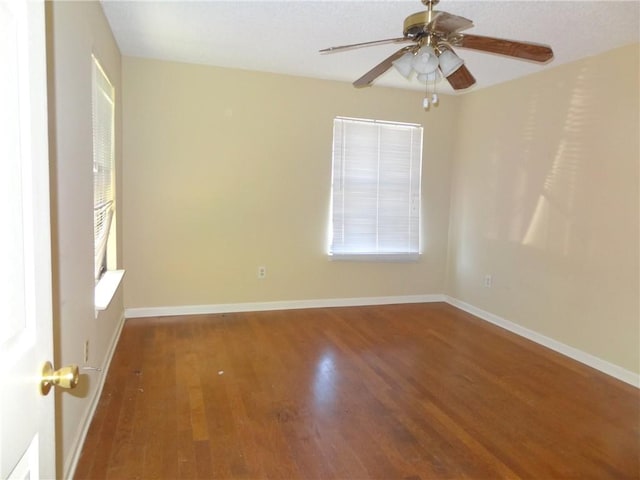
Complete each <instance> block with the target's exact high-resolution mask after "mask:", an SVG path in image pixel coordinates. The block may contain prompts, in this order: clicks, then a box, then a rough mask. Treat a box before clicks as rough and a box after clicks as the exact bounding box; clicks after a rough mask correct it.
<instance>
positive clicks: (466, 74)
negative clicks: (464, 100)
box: [447, 65, 476, 90]
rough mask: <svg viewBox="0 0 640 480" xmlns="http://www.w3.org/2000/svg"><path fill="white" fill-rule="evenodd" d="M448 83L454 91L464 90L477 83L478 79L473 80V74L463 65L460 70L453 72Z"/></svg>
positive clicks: (448, 78)
mask: <svg viewBox="0 0 640 480" xmlns="http://www.w3.org/2000/svg"><path fill="white" fill-rule="evenodd" d="M447 81H448V82H449V84H450V85H451V86H452V87H453V89H454V90H464V89H465V88H469V87H470V86H471V85H473V84H474V83H476V79H475V78H473V75H471V72H470V71H469V70H468V69H467V67H466V66H464V65H462V66H461V67H460V68H459V69H457V70H456V71H455V72H453V73H452V74H451V75H449V76H448V77H447Z"/></svg>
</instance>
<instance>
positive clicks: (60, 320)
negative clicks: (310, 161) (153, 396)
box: [46, 2, 124, 478]
mask: <svg viewBox="0 0 640 480" xmlns="http://www.w3.org/2000/svg"><path fill="white" fill-rule="evenodd" d="M46 13H47V25H46V27H47V57H48V58H47V63H48V70H49V72H48V77H49V78H48V81H49V88H48V90H49V92H48V94H49V130H50V139H49V141H50V163H51V196H52V198H51V207H52V212H51V219H52V243H53V252H52V259H53V287H54V292H53V300H54V336H55V338H54V350H55V363H56V365H66V364H70V363H75V364H79V365H82V364H83V347H84V342H85V340H89V365H92V366H98V367H100V366H103V364H104V362H105V358H106V356H107V351H108V348H109V346H110V344H111V343H112V341H113V339H114V336H115V335H116V333H117V328H118V326H119V324H120V322H121V319H122V318H123V313H124V307H123V298H122V292H118V294H117V295H116V297H115V298H114V300H113V301H112V304H111V306H110V308H109V309H108V310H106V311H104V312H101V313H100V315H99V316H98V318H95V316H94V301H93V293H94V277H93V170H92V133H91V84H92V82H91V62H92V60H91V54H92V53H94V54H95V55H96V56H97V57H98V58H99V59H100V61H101V63H102V66H103V67H104V69H105V71H106V73H107V75H108V76H109V78H110V80H111V82H112V83H113V84H114V86H115V89H116V100H117V107H116V159H117V165H116V169H117V170H118V171H119V172H121V171H122V164H121V158H122V155H121V151H122V146H121V141H120V139H121V117H120V112H121V110H122V108H121V102H120V100H121V93H122V88H121V82H120V70H121V64H120V61H121V59H120V53H119V50H118V47H117V45H116V43H115V41H114V39H113V37H112V35H111V31H110V29H109V26H108V24H107V22H106V19H105V17H104V15H103V12H102V8H101V6H100V4H99V3H98V2H47V4H46ZM117 183H118V188H117V203H118V208H120V210H121V204H122V202H121V201H120V197H121V195H120V192H121V188H120V185H121V180H120V175H118V181H117ZM119 243H121V242H119ZM98 375H99V374H98V373H96V372H82V377H81V383H80V385H79V386H78V388H77V389H76V390H73V391H67V392H64V393H60V392H56V397H57V398H56V441H57V449H56V450H57V470H58V474H57V476H58V477H59V478H68V476H69V469H70V468H71V467H72V463H73V456H74V454H76V452H77V449H78V448H80V446H81V445H80V443H79V442H80V436H81V433H82V429H83V428H84V427H85V426H86V422H87V421H89V420H90V419H89V418H88V415H89V413H90V405H91V402H92V400H93V398H94V396H95V394H96V387H97V384H98V379H99V377H98Z"/></svg>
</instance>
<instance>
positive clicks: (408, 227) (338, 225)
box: [327, 116, 424, 262]
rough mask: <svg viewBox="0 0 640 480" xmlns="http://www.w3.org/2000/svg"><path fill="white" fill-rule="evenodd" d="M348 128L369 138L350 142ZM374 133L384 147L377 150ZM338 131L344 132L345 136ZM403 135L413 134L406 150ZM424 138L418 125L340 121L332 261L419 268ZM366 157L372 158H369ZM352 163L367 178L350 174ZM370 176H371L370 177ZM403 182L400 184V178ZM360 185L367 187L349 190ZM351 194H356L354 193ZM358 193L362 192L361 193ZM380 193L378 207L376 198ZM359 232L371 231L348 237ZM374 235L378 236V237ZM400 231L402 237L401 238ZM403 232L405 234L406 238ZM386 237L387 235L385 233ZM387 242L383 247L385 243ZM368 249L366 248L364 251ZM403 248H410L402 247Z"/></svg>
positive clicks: (334, 175)
mask: <svg viewBox="0 0 640 480" xmlns="http://www.w3.org/2000/svg"><path fill="white" fill-rule="evenodd" d="M346 125H351V126H355V127H356V128H357V127H358V126H360V127H362V128H363V129H364V133H362V132H361V134H362V135H363V136H362V137H360V136H358V135H357V133H355V134H351V137H352V138H346V137H347V136H349V134H348V133H345V128H346V127H345V126H346ZM372 127H375V131H376V133H375V135H376V136H377V142H378V143H377V144H376V145H375V146H373V145H372V144H373V142H374V140H373V138H369V135H372V134H371V132H370V131H369V130H373V128H372ZM337 129H341V131H338V130H337ZM385 129H386V130H385ZM383 130H384V133H381V132H383ZM356 132H357V130H356ZM403 133H404V134H409V138H408V140H407V141H406V144H405V145H399V144H398V142H399V141H400V140H399V139H398V135H400V136H402V134H403ZM384 135H388V136H390V138H391V140H381V138H383V137H384ZM394 135H395V136H394ZM353 137H356V138H353ZM364 137H367V138H364ZM423 138H424V128H423V126H422V125H420V124H416V123H405V122H394V121H385V120H371V119H362V118H351V117H341V116H338V117H335V118H334V121H333V148H332V168H331V195H330V215H329V217H330V218H329V222H330V223H329V235H328V237H329V238H328V248H327V251H328V255H329V258H330V259H331V260H352V261H376V262H380V261H382V262H385V261H388V262H415V261H417V260H418V259H419V257H420V255H421V254H422V235H421V230H422V219H421V213H422V212H421V210H422V208H421V202H422V151H423ZM362 141H364V142H365V143H363V144H360V145H358V142H362ZM381 142H382V143H381ZM385 142H386V143H385ZM400 143H402V142H400ZM367 149H368V150H367ZM389 149H391V150H393V149H396V150H398V151H399V153H397V152H394V151H391V153H390V150H389ZM346 150H350V151H351V152H352V153H345V151H346ZM365 151H366V153H363V152H365ZM353 152H355V153H353ZM351 163H352V164H353V165H352V167H353V170H354V171H357V170H358V168H359V169H360V170H361V171H362V172H364V173H362V174H360V175H361V176H358V174H355V175H354V174H353V172H351V173H349V172H347V170H348V168H349V166H351V165H348V164H351ZM385 168H386V169H390V170H393V169H396V170H395V171H393V172H392V173H388V172H385ZM397 169H400V170H401V171H398V170H397ZM402 169H404V170H402ZM365 170H368V171H367V172H365ZM374 170H375V177H376V178H375V182H377V183H376V185H375V188H374V186H373V184H374V179H373V178H372V175H373V171H374ZM403 175H404V177H403ZM398 176H399V177H400V182H399V181H398V179H397V178H394V177H398ZM366 177H369V178H368V179H367V178H366ZM358 181H361V182H362V186H361V187H353V186H348V185H347V184H348V182H352V183H354V184H355V183H356V182H358ZM402 182H406V188H405V186H402V185H401V187H400V188H399V187H398V184H402ZM350 189H351V190H353V191H355V193H353V192H352V193H349V190H350ZM358 189H360V190H361V191H360V192H358V191H357V190H358ZM374 189H375V202H374V199H373V197H372V193H371V192H372V191H373V190H374ZM385 190H386V191H387V193H385ZM345 192H347V193H345ZM345 198H346V199H347V200H346V202H348V203H349V206H346V207H345V204H344V202H345ZM363 199H364V201H363ZM359 201H363V203H362V205H363V206H359V207H358V206H356V207H355V208H354V207H353V205H357V204H358V202H359ZM394 202H395V203H394ZM373 203H375V204H376V206H375V208H373V206H372V204H373ZM365 204H366V205H365ZM381 204H382V207H381ZM390 205H391V206H390ZM393 205H396V206H393ZM397 205H399V206H397ZM374 210H375V211H376V213H375V222H373V221H372V215H373V213H372V212H373V211H374ZM380 210H385V211H386V213H385V214H381V213H380ZM345 212H347V213H345ZM354 212H355V213H354ZM389 212H391V213H393V214H397V213H398V212H400V213H399V215H400V218H401V219H402V220H401V221H400V225H398V221H397V220H396V217H394V216H391V215H390V214H389ZM345 217H349V218H347V220H346V222H347V224H345V223H344V222H345ZM365 217H366V218H365ZM405 217H406V218H405ZM349 222H351V224H349ZM358 222H359V224H360V225H359V226H358V225H357V224H358ZM403 222H404V223H403ZM374 224H375V226H374ZM358 228H361V229H362V230H368V231H365V232H364V233H355V234H354V233H353V231H347V230H357V229H358ZM372 229H373V230H375V233H374V231H373V230H372ZM397 229H399V231H400V233H397V232H396V230H397ZM402 230H405V232H404V233H403V232H402ZM381 231H382V232H383V233H380V232H381ZM385 232H386V233H385ZM389 232H392V233H389ZM373 236H375V247H372V245H373V242H374V240H373ZM381 236H382V237H384V238H383V240H382V242H381V241H380V237H381ZM357 237H362V238H363V239H364V240H365V241H364V242H360V243H358V241H357V240H354V238H357ZM363 243H365V244H366V245H365V246H363ZM401 243H403V244H404V245H400V244H401ZM390 249H391V250H390Z"/></svg>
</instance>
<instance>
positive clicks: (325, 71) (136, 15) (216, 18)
mask: <svg viewBox="0 0 640 480" xmlns="http://www.w3.org/2000/svg"><path fill="white" fill-rule="evenodd" d="M102 5H103V8H104V11H105V14H106V16H107V19H108V21H109V23H110V25H111V28H112V30H113V33H114V35H115V38H116V41H117V42H118V45H119V47H120V50H121V52H122V54H123V55H127V56H135V57H147V58H155V59H162V60H171V61H178V62H188V63H198V64H206V65H215V66H221V67H229V68H239V69H245V70H257V71H263V72H273V73H280V74H287V75H297V76H303V77H312V78H320V79H329V80H340V81H345V82H352V81H354V80H355V79H357V78H359V77H360V76H361V75H363V74H364V73H365V72H367V71H368V70H370V69H371V68H372V67H373V66H374V65H376V64H378V63H379V62H380V61H382V60H383V59H384V58H386V57H387V56H389V55H390V54H391V53H393V52H394V51H396V50H398V48H400V46H399V45H397V44H396V45H393V44H392V45H379V46H371V47H367V48H359V49H353V50H348V51H343V52H340V53H332V54H319V53H318V50H320V49H322V48H326V47H330V46H335V45H344V44H351V43H358V42H366V41H371V40H378V39H385V38H394V37H401V36H402V27H403V22H404V19H405V18H406V17H407V16H408V15H410V14H412V13H415V12H418V11H421V10H424V8H425V7H424V6H423V4H422V3H421V2H420V1H419V0H354V1H322V0H319V1H318V0H315V1H311V0H288V1H282V0H279V1H276V0H259V1H244V0H235V1H221V0H208V1H154V0H138V1H120V0H102ZM436 9H437V10H441V11H447V12H449V13H452V14H455V15H459V16H463V17H466V18H468V19H470V20H473V22H474V25H475V26H474V27H473V28H471V29H469V30H468V31H467V32H468V33H473V34H477V35H488V36H494V37H500V38H506V39H512V40H523V41H530V42H536V43H544V44H548V45H550V46H551V47H552V48H553V50H554V54H555V56H554V59H553V60H552V61H551V62H549V63H548V64H545V65H539V64H534V63H530V62H527V61H521V60H515V59H511V58H506V57H500V56H497V55H492V54H486V53H479V52H474V51H471V50H463V49H461V48H460V49H458V50H457V53H458V54H459V55H460V57H462V58H463V59H464V60H465V62H466V66H467V68H468V69H469V70H470V71H471V73H472V74H473V75H474V76H475V77H476V79H477V84H476V85H475V86H473V87H471V88H470V89H469V91H473V90H477V89H479V88H483V87H487V86H490V85H495V84H498V83H501V82H505V81H508V80H511V79H515V78H518V77H522V76H525V75H529V74H532V73H535V72H539V71H541V70H544V69H548V68H553V67H555V66H558V65H560V64H563V63H567V62H572V61H575V60H578V59H581V58H584V57H589V56H592V55H595V54H598V53H601V52H605V51H607V50H611V49H613V48H616V47H619V46H623V45H627V44H630V43H636V42H639V41H640V0H627V1H604V0H603V1H599V2H596V1H553V0H537V1H518V0H510V1H505V0H502V1H496V0H473V1H464V0H441V2H440V4H439V5H438V6H437V7H436ZM636 61H637V59H636ZM375 85H378V86H389V87H396V88H406V89H416V90H422V89H423V88H424V85H421V84H420V83H419V82H418V81H417V80H415V79H413V80H412V81H408V80H406V79H404V78H403V77H402V76H401V75H400V74H398V73H397V72H395V71H394V70H393V69H391V70H389V71H388V72H387V73H385V74H384V75H383V76H381V77H379V78H378V80H376V82H374V87H373V88H375ZM438 91H440V92H441V93H453V90H452V89H451V88H450V87H449V85H448V84H447V83H446V82H440V83H439V84H438Z"/></svg>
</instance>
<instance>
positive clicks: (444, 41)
mask: <svg viewBox="0 0 640 480" xmlns="http://www.w3.org/2000/svg"><path fill="white" fill-rule="evenodd" d="M439 1H440V0H422V3H423V4H424V5H425V6H426V7H427V10H426V11H421V12H417V13H414V14H413V15H409V16H408V17H407V18H406V19H405V21H404V29H403V35H404V36H402V37H399V38H389V39H385V40H375V41H372V42H364V43H354V44H351V45H341V46H338V47H330V48H325V49H323V50H320V53H333V52H340V51H344V50H349V49H353V48H360V47H369V46H373V45H382V44H388V43H411V45H407V46H404V47H402V48H401V49H400V50H398V51H397V52H395V53H394V54H392V55H391V56H389V57H388V58H385V59H384V60H383V61H382V62H380V63H379V64H378V65H376V66H375V67H373V68H372V69H371V70H369V71H368V72H367V73H365V74H364V75H363V76H362V77H360V78H359V79H357V80H356V81H355V82H353V85H354V86H355V87H367V86H369V85H371V83H372V82H373V81H374V80H375V79H376V78H378V77H379V76H380V75H382V74H383V73H385V72H386V71H387V70H389V69H390V68H391V67H392V66H394V67H396V69H397V70H398V71H399V72H400V73H401V74H402V75H403V76H405V77H406V78H409V76H410V75H411V74H412V73H413V72H415V73H416V74H417V76H418V79H419V80H421V81H430V80H434V81H435V80H436V79H437V77H440V76H442V77H444V78H446V79H447V81H448V82H449V84H450V85H451V86H452V87H453V89H454V90H463V89H466V88H469V87H471V86H472V85H473V84H475V83H476V79H475V78H474V77H473V75H471V72H469V70H468V69H467V67H465V65H464V61H463V60H462V59H460V57H458V56H457V55H456V53H455V51H454V49H453V47H456V48H458V47H459V48H466V49H470V50H479V51H482V52H488V53H496V54H499V55H505V56H508V57H513V58H517V59H522V60H530V61H534V62H539V63H545V62H547V61H549V60H550V59H551V58H553V50H551V47H549V46H547V45H541V44H537V43H531V42H518V41H514V40H505V39H501V38H494V37H485V36H480V35H470V34H466V33H460V32H462V31H463V30H467V29H468V28H471V27H473V22H472V21H471V20H469V19H467V18H464V17H460V16H457V15H453V14H451V13H447V12H441V11H437V10H434V9H433V7H434V6H435V5H437V4H438V3H439Z"/></svg>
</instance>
